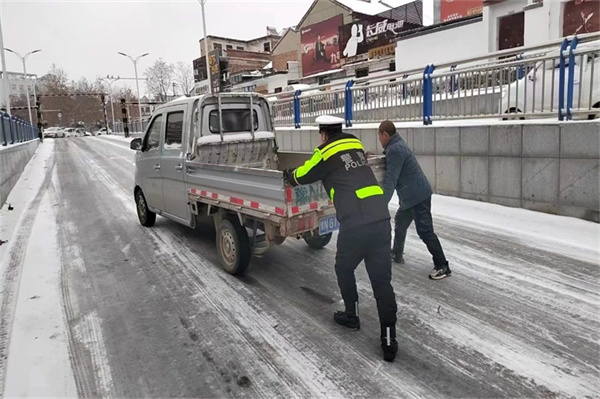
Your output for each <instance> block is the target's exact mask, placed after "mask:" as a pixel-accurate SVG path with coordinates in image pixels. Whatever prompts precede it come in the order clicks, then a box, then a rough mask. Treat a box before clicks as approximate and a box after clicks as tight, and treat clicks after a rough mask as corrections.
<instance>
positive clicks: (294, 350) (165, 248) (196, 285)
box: [80, 149, 428, 397]
mask: <svg viewBox="0 0 600 399" xmlns="http://www.w3.org/2000/svg"><path fill="white" fill-rule="evenodd" d="M86 150H87V151H82V152H81V154H80V155H81V156H82V157H83V158H84V159H85V161H84V162H85V164H86V165H90V166H91V169H93V171H94V175H95V176H96V177H97V178H98V179H99V180H100V181H103V182H104V183H105V186H106V187H107V190H110V191H111V192H112V193H113V195H115V196H117V197H118V198H119V199H120V201H121V202H122V203H123V206H124V207H126V208H127V209H129V212H130V215H131V219H132V221H133V222H134V223H138V222H137V217H136V216H135V215H136V213H135V212H136V210H135V204H134V203H133V201H132V199H131V196H130V193H129V191H130V190H127V189H126V188H124V187H121V186H120V185H119V183H117V182H116V181H115V180H114V179H113V178H112V177H111V176H110V175H109V173H108V172H107V171H106V170H105V168H103V167H101V166H100V165H98V164H97V162H96V161H95V160H93V159H92V158H91V157H90V155H89V149H86ZM93 152H95V151H93ZM117 187H118V189H119V191H120V192H117V190H115V188H117ZM146 231H147V232H148V234H149V235H150V236H152V238H153V240H154V241H155V242H156V243H157V244H159V247H160V248H161V251H160V252H159V253H162V255H161V256H162V257H164V258H165V259H166V261H165V263H166V262H168V261H170V262H173V258H175V259H176V260H177V261H178V262H177V264H178V265H182V266H184V268H183V269H182V270H180V273H183V274H184V278H183V279H182V280H181V283H182V284H184V285H190V284H191V285H192V287H191V290H192V292H193V293H194V294H195V299H196V300H197V301H198V304H199V305H203V306H205V304H206V303H210V304H211V306H212V307H213V308H215V309H216V310H217V314H218V316H219V317H220V318H221V320H222V321H221V324H223V325H226V326H228V328H229V329H232V328H233V329H235V330H236V335H237V336H238V337H239V339H241V340H242V341H245V342H246V345H248V344H249V345H250V346H251V347H252V348H253V349H252V351H253V352H254V353H255V355H256V356H259V357H261V358H262V359H263V361H264V362H265V364H267V365H269V367H270V368H271V371H272V373H274V374H275V375H277V376H278V377H279V378H282V377H283V378H284V379H285V380H287V381H289V384H288V385H289V388H290V389H291V387H295V388H294V389H296V390H297V389H298V384H301V385H304V389H305V391H306V393H305V394H301V396H305V395H310V396H314V395H318V396H322V395H328V396H334V397H342V396H344V397H347V396H353V395H358V396H369V393H368V392H367V391H365V390H364V389H363V388H362V387H361V386H360V385H357V384H356V383H355V382H354V381H352V380H349V379H348V378H347V371H346V370H344V369H342V368H340V364H337V363H336V359H331V358H325V359H324V358H323V357H322V354H321V353H318V352H314V351H313V350H311V349H316V348H311V347H310V346H307V345H304V344H301V342H298V343H295V342H296V341H298V340H293V341H292V340H290V338H289V337H287V336H285V335H282V333H281V331H280V328H277V329H275V328H273V327H272V326H276V325H279V324H281V322H280V321H278V320H277V318H276V316H274V315H272V313H271V312H269V311H268V310H267V308H266V307H264V308H262V307H261V306H260V303H257V302H255V301H251V300H250V301H249V300H248V299H247V297H246V295H248V296H249V295H251V294H250V293H249V292H248V291H247V289H246V288H245V287H244V286H243V285H241V284H239V282H238V281H237V280H236V279H233V280H232V277H230V276H229V275H225V277H224V276H223V272H222V271H221V269H220V268H219V267H218V266H217V265H215V264H213V263H209V262H207V261H206V260H204V259H202V258H200V257H198V256H197V255H196V254H195V253H194V252H192V251H191V250H189V249H188V248H189V245H187V243H185V242H183V241H181V240H179V239H177V238H174V236H173V235H166V234H160V233H159V232H157V231H156V229H147V230H146ZM190 231H192V230H190ZM167 259H168V260H167ZM198 266H200V267H201V268H202V272H199V270H198ZM240 291H241V292H240ZM214 292H220V293H222V295H220V296H219V298H218V301H217V300H215V297H214ZM308 321H311V319H310V318H309V319H308ZM265 326H271V327H269V328H265ZM314 327H315V328H316V329H318V328H319V326H317V325H315V326H314ZM333 341H334V342H335V345H336V347H340V348H346V349H348V350H350V351H353V348H352V347H351V346H350V345H349V344H348V343H347V342H345V341H344V339H343V337H334V340H333ZM264 343H267V344H268V345H269V346H268V347H265V346H264ZM298 344H301V345H300V347H298V346H297V345H298ZM300 348H301V349H300ZM322 350H323V349H321V351H322ZM265 352H266V353H268V354H270V355H271V356H270V357H269V356H266V355H265ZM273 353H274V354H273ZM277 354H281V355H277ZM284 354H285V355H284ZM354 360H356V359H354ZM359 363H360V365H361V366H359V367H362V368H365V369H372V370H373V373H372V375H373V376H374V375H376V374H379V375H377V378H380V379H381V378H383V379H384V380H386V381H387V383H388V384H389V387H390V392H393V391H396V390H402V391H403V392H404V394H405V395H406V396H411V397H422V396H423V395H426V393H427V392H428V390H427V389H425V388H424V385H423V386H422V383H421V382H417V381H411V383H410V384H408V382H409V381H410V377H409V376H407V378H406V379H404V380H402V381H398V380H397V378H395V376H392V375H391V374H388V373H386V372H385V371H381V372H380V373H377V371H378V370H379V369H380V368H381V360H379V359H378V360H375V359H373V358H367V357H365V356H362V355H361V356H360V362H359ZM298 373H300V374H298ZM369 374H370V373H369ZM286 375H287V376H288V377H286ZM365 382H366V381H365ZM367 385H368V383H367ZM394 387H396V389H395V388H394ZM340 389H341V390H340ZM291 392H293V390H292V391H291ZM266 396H270V395H269V394H267V395H266Z"/></svg>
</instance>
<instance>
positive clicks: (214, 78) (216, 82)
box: [208, 49, 221, 93]
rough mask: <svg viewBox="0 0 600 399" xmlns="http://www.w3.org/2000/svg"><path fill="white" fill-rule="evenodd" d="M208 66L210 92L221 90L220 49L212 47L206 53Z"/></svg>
mask: <svg viewBox="0 0 600 399" xmlns="http://www.w3.org/2000/svg"><path fill="white" fill-rule="evenodd" d="M208 66H209V67H210V83H211V86H212V92H213V93H218V92H220V91H221V49H214V50H213V51H211V52H210V53H208Z"/></svg>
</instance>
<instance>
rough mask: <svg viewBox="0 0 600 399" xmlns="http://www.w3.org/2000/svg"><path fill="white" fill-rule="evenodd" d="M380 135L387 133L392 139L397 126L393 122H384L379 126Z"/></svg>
mask: <svg viewBox="0 0 600 399" xmlns="http://www.w3.org/2000/svg"><path fill="white" fill-rule="evenodd" d="M379 132H380V133H387V134H388V135H389V136H390V137H392V136H393V135H394V134H396V126H394V123H393V122H392V121H383V122H381V125H379Z"/></svg>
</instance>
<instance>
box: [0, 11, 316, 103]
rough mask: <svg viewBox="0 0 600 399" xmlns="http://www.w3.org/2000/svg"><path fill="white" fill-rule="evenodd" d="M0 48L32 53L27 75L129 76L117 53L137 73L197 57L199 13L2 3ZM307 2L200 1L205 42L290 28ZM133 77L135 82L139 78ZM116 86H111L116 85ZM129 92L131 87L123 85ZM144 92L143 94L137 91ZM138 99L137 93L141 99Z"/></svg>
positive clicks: (9, 57)
mask: <svg viewBox="0 0 600 399" xmlns="http://www.w3.org/2000/svg"><path fill="white" fill-rule="evenodd" d="M0 2H1V3H2V4H1V6H2V8H1V13H2V15H1V18H2V30H3V33H4V46H5V47H8V48H11V49H13V50H15V51H18V52H19V53H21V54H22V55H24V54H25V53H27V52H29V51H31V50H35V49H38V48H41V49H42V52H41V53H38V54H33V55H32V56H31V57H30V58H29V60H28V61H27V72H28V73H35V74H38V76H41V75H43V74H45V73H46V72H47V71H48V69H49V68H50V65H51V64H53V63H55V64H56V65H57V66H59V67H61V68H63V69H64V70H65V71H67V73H68V74H69V78H70V79H73V80H78V79H79V78H80V77H86V78H88V79H95V78H96V77H97V76H106V75H107V74H110V75H119V76H122V77H133V76H134V73H133V64H132V63H131V61H129V60H128V59H127V58H125V57H123V56H120V55H118V54H117V51H122V52H124V53H128V54H130V55H132V56H134V57H136V56H137V55H140V54H142V53H145V52H149V53H150V55H149V56H147V57H145V58H143V59H142V60H141V61H140V62H139V63H138V73H139V74H140V75H143V71H144V70H145V69H146V68H147V67H148V66H150V65H151V64H152V63H153V62H154V61H155V60H157V59H158V58H163V59H165V60H166V61H168V62H173V63H174V62H177V61H184V62H187V63H190V65H191V62H192V60H193V59H194V58H198V57H199V56H200V50H199V45H198V40H199V39H200V38H201V37H202V13H201V8H200V4H198V2H197V1H195V0H194V1H191V0H190V1H128V2H123V1H86V0H79V1H37V2H34V1H24V0H19V1H7V0H0ZM311 3H312V1H311V0H283V1H282V0H280V1H276V0H262V1H256V0H245V1H242V0H238V1H224V0H208V1H207V3H206V16H207V26H208V34H209V35H218V36H229V37H234V38H241V39H251V38H254V37H259V36H263V35H265V34H266V27H267V26H275V27H277V29H278V30H281V29H282V28H284V27H287V26H292V25H296V24H297V23H298V22H300V19H301V18H302V16H303V15H304V13H305V12H306V10H308V8H309V7H310V5H311ZM6 62H7V69H8V70H9V71H22V64H21V62H20V61H19V60H18V58H17V57H16V56H15V55H14V54H10V53H8V52H7V53H6ZM140 77H141V76H140ZM120 85H121V82H117V83H116V86H120ZM130 85H131V87H134V81H131V83H130ZM140 90H141V91H142V92H145V87H142V86H141V87H140ZM142 95H143V94H142Z"/></svg>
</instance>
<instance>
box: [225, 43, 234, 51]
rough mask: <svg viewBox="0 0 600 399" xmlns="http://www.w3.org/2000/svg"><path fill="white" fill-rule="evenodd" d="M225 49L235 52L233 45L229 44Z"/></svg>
mask: <svg viewBox="0 0 600 399" xmlns="http://www.w3.org/2000/svg"><path fill="white" fill-rule="evenodd" d="M225 48H226V49H227V50H233V46H232V45H231V44H228V45H227V46H225Z"/></svg>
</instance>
